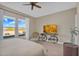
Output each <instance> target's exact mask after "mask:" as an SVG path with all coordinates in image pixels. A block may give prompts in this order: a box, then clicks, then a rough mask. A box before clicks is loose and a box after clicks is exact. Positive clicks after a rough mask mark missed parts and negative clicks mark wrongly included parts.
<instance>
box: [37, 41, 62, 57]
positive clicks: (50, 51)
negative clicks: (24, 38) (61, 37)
mask: <svg viewBox="0 0 79 59" xmlns="http://www.w3.org/2000/svg"><path fill="white" fill-rule="evenodd" d="M37 43H40V44H41V45H43V46H44V47H45V49H46V50H47V51H46V55H47V56H63V45H62V44H57V43H56V44H54V43H48V42H42V41H40V42H37Z"/></svg>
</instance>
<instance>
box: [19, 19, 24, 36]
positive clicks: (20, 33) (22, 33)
mask: <svg viewBox="0 0 79 59" xmlns="http://www.w3.org/2000/svg"><path fill="white" fill-rule="evenodd" d="M18 33H19V36H24V35H25V20H24V19H18Z"/></svg>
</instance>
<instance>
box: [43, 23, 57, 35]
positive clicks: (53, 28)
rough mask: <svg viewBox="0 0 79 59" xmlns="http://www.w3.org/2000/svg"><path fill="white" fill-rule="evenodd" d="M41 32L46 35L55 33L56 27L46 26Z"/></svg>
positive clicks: (53, 25) (54, 25)
mask: <svg viewBox="0 0 79 59" xmlns="http://www.w3.org/2000/svg"><path fill="white" fill-rule="evenodd" d="M43 32H45V33H47V34H52V33H57V25H56V24H46V25H44V26H43Z"/></svg>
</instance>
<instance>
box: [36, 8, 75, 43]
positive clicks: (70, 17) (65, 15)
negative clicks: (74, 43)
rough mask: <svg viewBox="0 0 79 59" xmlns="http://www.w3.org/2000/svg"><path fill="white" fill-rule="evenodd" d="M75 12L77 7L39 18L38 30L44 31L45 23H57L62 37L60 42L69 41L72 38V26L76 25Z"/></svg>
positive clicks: (37, 20)
mask: <svg viewBox="0 0 79 59" xmlns="http://www.w3.org/2000/svg"><path fill="white" fill-rule="evenodd" d="M75 13H76V9H75V8H74V9H70V10H66V11H62V12H59V13H55V14H52V15H47V16H44V17H40V18H37V19H36V29H37V32H39V33H42V32H43V25H45V24H57V25H58V34H59V36H60V37H61V39H59V42H69V41H70V39H71V33H70V28H72V27H73V26H74V25H75Z"/></svg>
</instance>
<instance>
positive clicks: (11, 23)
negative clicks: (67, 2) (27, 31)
mask: <svg viewBox="0 0 79 59" xmlns="http://www.w3.org/2000/svg"><path fill="white" fill-rule="evenodd" d="M18 26H19V27H25V21H24V20H22V19H19V20H18ZM3 27H15V19H12V18H7V17H4V19H3Z"/></svg>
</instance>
